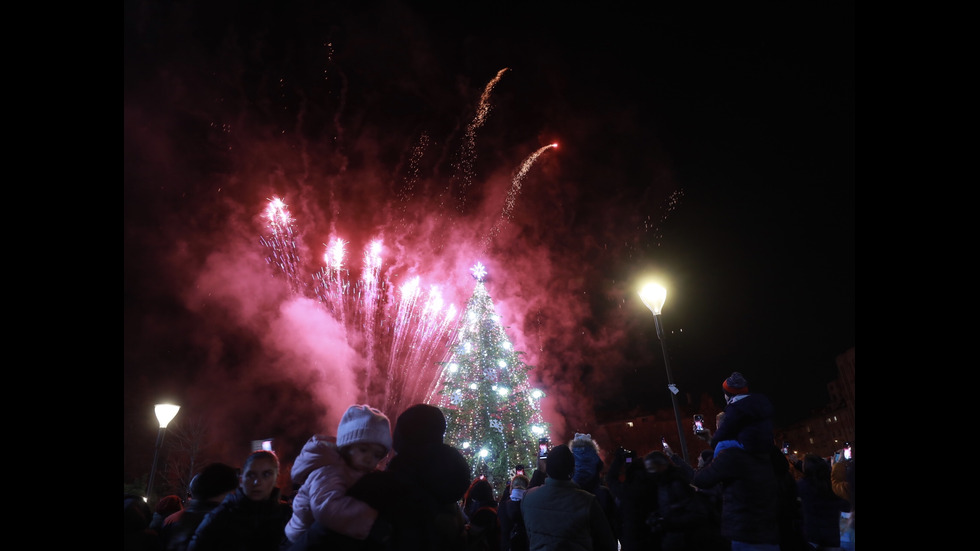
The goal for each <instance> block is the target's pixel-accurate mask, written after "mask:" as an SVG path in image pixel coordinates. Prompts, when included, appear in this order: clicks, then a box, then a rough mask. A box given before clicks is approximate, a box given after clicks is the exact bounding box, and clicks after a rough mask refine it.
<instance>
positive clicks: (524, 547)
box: [503, 501, 530, 551]
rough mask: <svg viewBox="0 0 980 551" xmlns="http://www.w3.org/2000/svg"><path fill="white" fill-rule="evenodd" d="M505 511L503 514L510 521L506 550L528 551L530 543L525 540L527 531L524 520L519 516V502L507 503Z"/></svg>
mask: <svg viewBox="0 0 980 551" xmlns="http://www.w3.org/2000/svg"><path fill="white" fill-rule="evenodd" d="M505 507H506V509H505V510H504V511H503V514H505V515H507V518H508V519H510V520H511V521H512V523H511V527H510V534H507V535H506V537H507V539H508V542H509V544H508V547H507V548H508V549H509V550H510V551H528V549H529V548H530V543H529V542H528V539H527V529H526V528H525V527H524V518H523V516H522V515H521V502H520V501H507V502H506V505H505Z"/></svg>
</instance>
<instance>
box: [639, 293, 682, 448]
mask: <svg viewBox="0 0 980 551" xmlns="http://www.w3.org/2000/svg"><path fill="white" fill-rule="evenodd" d="M640 300H642V301H643V304H645V305H646V307H647V308H649V309H650V311H651V312H653V321H654V322H655V323H656V325H657V337H658V338H659V339H660V348H661V349H662V350H663V351H664V367H665V368H667V389H668V390H670V400H671V402H672V403H673V404H674V419H676V420H677V436H678V437H679V438H680V439H681V452H682V453H681V455H683V456H684V461H685V462H686V461H687V440H686V439H685V438H684V428H683V427H682V426H681V411H680V409H679V408H678V407H677V386H676V385H674V379H673V377H672V376H671V375H670V358H669V357H668V356H667V344H666V343H665V342H664V327H663V325H662V324H661V323H660V310H661V309H662V308H663V307H664V301H666V300H667V289H664V288H663V287H661V286H660V285H656V284H653V283H650V284H648V285H646V286H644V287H643V289H641V290H640Z"/></svg>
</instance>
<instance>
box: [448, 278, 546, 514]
mask: <svg viewBox="0 0 980 551" xmlns="http://www.w3.org/2000/svg"><path fill="white" fill-rule="evenodd" d="M471 271H472V273H473V277H474V278H476V288H475V289H474V290H473V295H472V296H471V297H470V299H469V301H467V303H466V311H465V312H464V313H463V315H462V317H461V319H460V320H459V326H458V327H459V329H458V330H459V333H458V336H457V338H456V339H455V341H454V345H453V349H452V350H451V353H450V356H449V360H448V361H447V362H444V363H443V369H442V374H441V378H440V381H439V384H438V387H437V388H438V392H439V394H440V397H439V407H440V408H442V410H443V412H444V413H445V415H446V421H447V428H446V438H445V440H446V442H447V443H448V444H451V445H453V446H455V447H456V448H457V449H459V450H460V451H461V452H462V453H463V455H464V456H466V459H467V460H468V461H469V463H470V470H471V474H472V477H473V478H476V477H477V476H480V475H485V476H486V477H487V478H488V479H489V480H490V483H491V484H492V485H493V486H494V488H495V490H496V491H497V492H498V496H499V492H501V491H502V490H503V488H504V486H505V485H506V483H507V481H508V480H509V479H510V477H511V476H513V474H514V468H515V466H516V465H524V466H526V467H527V469H528V475H530V473H531V470H532V469H533V468H534V466H535V465H536V464H537V454H538V442H539V440H540V439H541V438H548V434H549V425H548V423H545V422H544V419H543V417H542V416H541V406H540V399H541V398H542V397H543V396H544V394H543V393H542V392H541V391H540V390H538V389H533V388H531V387H530V385H529V383H528V371H529V370H530V369H532V367H531V366H528V365H527V364H525V363H524V362H523V361H522V360H521V356H522V355H523V354H524V353H523V352H520V351H517V350H514V347H513V346H512V344H511V342H510V339H509V338H508V337H507V334H506V332H505V331H504V330H505V328H504V326H503V325H502V324H501V320H500V316H498V315H497V312H496V310H495V309H494V306H493V300H492V299H491V298H490V294H489V293H488V292H487V289H486V287H485V286H484V281H483V280H484V278H485V277H486V270H485V269H484V267H483V265H482V264H480V263H477V265H476V266H474V267H473V268H472V269H471Z"/></svg>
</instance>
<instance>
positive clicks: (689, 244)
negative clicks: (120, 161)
mask: <svg viewBox="0 0 980 551" xmlns="http://www.w3.org/2000/svg"><path fill="white" fill-rule="evenodd" d="M199 4H206V6H205V5H199ZM530 4H532V7H527V6H521V7H504V6H506V5H503V6H502V5H496V6H483V7H481V8H480V9H479V10H477V9H476V8H464V7H463V5H462V4H460V5H448V6H443V5H442V3H434V2H433V3H406V2H357V3H354V2H352V3H343V2H313V1H304V2H248V3H243V2H232V1H230V0H229V1H215V2H207V3H194V2H147V1H127V2H126V3H125V6H126V8H125V35H124V39H125V40H124V99H123V108H124V214H123V231H124V250H123V252H124V285H123V298H124V366H123V379H124V396H123V402H124V443H125V444H124V447H125V450H124V455H125V464H126V467H125V476H126V479H127V480H129V479H130V478H135V477H138V476H139V475H140V474H142V473H144V472H145V470H146V469H147V468H148V467H149V463H150V461H151V458H152V448H153V442H154V440H155V437H156V425H155V421H154V419H153V416H152V404H153V403H155V402H156V401H159V400H161V399H163V398H165V397H166V398H171V399H173V400H176V401H177V402H178V403H181V404H182V406H183V409H182V410H181V413H180V414H179V415H178V420H179V419H181V418H182V417H184V418H186V419H188V420H190V419H202V420H205V421H206V422H207V423H208V424H210V425H212V430H213V431H214V433H216V434H218V435H220V438H221V439H223V440H226V441H228V442H241V441H248V440H250V439H252V438H262V437H265V436H269V435H273V434H274V435H285V436H287V437H290V438H294V439H298V440H300V441H302V440H305V438H306V437H307V436H308V435H309V434H310V433H312V432H313V431H315V430H328V431H329V429H330V428H331V427H333V426H335V424H336V421H337V418H338V417H339V415H340V413H342V412H343V410H344V409H345V408H346V407H347V405H349V404H350V403H352V402H353V398H352V395H351V394H350V393H349V388H350V387H349V384H350V383H349V379H350V377H349V375H344V374H342V371H343V365H340V364H342V363H343V362H342V361H341V360H337V359H336V358H337V357H338V354H337V353H336V349H335V348H332V345H333V344H334V343H335V342H336V341H334V340H332V339H334V338H341V339H342V338H343V336H342V335H341V336H340V337H336V335H335V334H334V333H332V331H333V329H332V327H333V326H332V325H331V324H332V322H330V321H329V320H328V321H324V320H322V319H320V318H321V317H322V316H320V317H317V316H316V315H315V314H310V315H306V314H304V316H305V317H304V316H300V315H298V314H296V311H297V309H299V308H300V306H297V304H296V303H295V301H291V300H290V298H289V296H288V293H287V292H286V291H285V289H284V287H283V285H282V283H281V280H276V279H275V278H273V277H272V276H271V275H270V272H269V268H268V266H267V265H266V263H265V262H264V260H263V257H264V253H263V251H262V250H261V248H260V247H259V245H258V238H259V236H260V235H261V234H262V233H263V226H262V224H261V220H260V218H259V215H260V214H261V212H262V210H263V209H264V207H265V205H266V204H267V201H268V199H269V198H270V197H272V196H279V197H283V198H284V200H285V201H286V203H287V204H288V205H289V207H290V209H291V212H292V214H293V216H294V217H295V218H296V219H297V228H298V231H299V237H298V241H299V246H300V249H301V251H302V252H303V253H304V255H305V256H304V258H305V259H306V260H307V261H308V265H307V266H304V269H303V271H304V273H310V274H312V273H313V272H314V271H315V270H316V269H317V267H316V266H317V264H316V263H317V262H318V259H319V257H320V255H321V254H322V244H323V243H324V242H325V241H326V240H327V239H328V237H327V236H328V235H330V234H331V233H333V232H336V233H337V234H339V235H342V236H344V238H345V239H348V240H349V241H351V243H352V247H354V249H353V250H354V255H355V257H356V256H357V254H359V253H358V251H359V249H360V247H363V245H364V244H365V243H366V241H367V240H368V239H370V238H371V237H372V236H374V235H378V234H383V235H384V238H385V242H386V246H387V247H389V249H388V254H387V256H386V261H387V262H390V263H391V264H390V272H389V274H390V277H391V279H392V281H394V280H396V279H399V278H401V277H403V276H404V275H406V274H415V275H419V276H421V277H422V279H423V280H425V281H428V282H432V283H437V284H439V285H442V286H443V288H444V292H445V293H446V295H447V300H449V301H451V302H453V303H455V304H456V305H457V306H458V307H460V308H461V307H462V306H463V305H465V302H466V298H467V297H468V296H469V293H470V292H471V291H472V279H471V278H470V277H469V272H468V267H469V266H471V265H472V264H473V263H475V261H477V260H480V261H482V262H483V263H484V264H485V265H487V267H488V269H489V271H490V280H489V281H488V284H487V288H488V290H489V292H490V294H491V296H492V297H493V299H494V301H495V304H496V306H497V309H498V312H499V313H500V314H501V316H502V318H503V323H504V325H505V326H507V327H508V334H509V335H510V336H511V338H512V339H513V340H514V342H515V345H516V346H517V347H518V349H521V350H524V351H525V352H526V353H527V357H526V358H525V361H526V362H527V363H528V364H530V365H533V366H535V370H534V371H532V375H531V376H532V379H533V380H535V381H536V382H537V383H538V384H539V385H540V386H541V387H542V388H544V389H545V390H546V391H547V392H548V394H549V398H548V399H547V400H546V402H545V403H544V407H545V414H546V418H547V420H548V421H549V422H551V423H552V424H553V430H554V436H556V437H558V438H559V439H562V438H565V437H566V436H570V435H571V432H573V431H578V432H588V431H589V430H592V429H593V427H594V426H595V424H596V422H597V420H600V421H601V420H602V419H608V418H616V417H617V416H619V415H621V414H626V413H628V412H635V411H641V412H643V411H650V410H656V409H662V408H669V407H670V399H669V395H668V393H667V392H666V390H665V386H666V377H665V374H664V367H663V357H662V354H661V349H660V345H659V343H658V342H657V339H656V336H655V331H654V323H653V319H652V316H651V315H650V313H649V311H648V310H646V308H645V307H644V306H643V305H642V303H641V302H640V301H639V299H638V297H637V295H636V291H637V289H638V285H639V282H640V280H641V279H642V278H643V277H644V276H646V275H651V274H654V273H656V274H659V275H661V276H663V277H665V278H666V280H665V281H666V282H667V287H668V297H667V303H666V305H665V308H664V315H663V321H664V325H665V327H666V329H667V331H668V332H669V335H668V337H667V343H668V349H669V351H670V356H671V367H672V370H673V375H674V379H675V382H676V383H677V385H678V386H679V387H680V388H681V390H682V392H684V393H686V394H690V395H691V396H692V399H693V400H694V403H695V405H696V404H697V402H698V400H699V399H700V396H701V394H702V393H708V394H709V395H711V396H712V397H713V398H715V399H716V400H720V399H721V390H720V385H721V382H722V380H723V379H724V378H725V377H726V376H727V375H729V374H730V373H731V372H732V371H733V370H739V371H742V373H743V374H745V376H746V377H747V378H748V380H749V381H750V383H751V385H752V388H753V390H755V391H760V392H765V393H766V394H768V395H769V396H770V398H771V399H772V400H773V402H774V404H775V406H776V409H777V422H778V423H789V422H792V421H795V420H798V419H800V418H801V417H804V416H806V415H807V413H808V412H809V411H810V410H811V409H813V408H817V407H820V406H822V405H824V404H825V403H826V401H827V393H826V385H827V383H828V382H830V381H831V380H833V379H834V378H835V376H836V366H835V363H834V361H835V358H836V356H837V355H838V354H841V353H843V352H844V351H846V350H847V349H848V348H850V347H852V346H854V316H855V296H854V293H855V291H854V280H855V268H854V252H855V251H854V236H855V230H854V185H855V182H854V168H855V165H854V150H855V144H854V130H855V128H854V126H855V125H854V13H853V7H852V6H849V5H847V3H843V4H840V3H826V2H793V3H791V5H784V4H779V3H773V4H767V5H766V6H765V7H763V6H754V7H744V6H739V8H738V9H735V8H723V9H721V10H720V11H719V10H718V9H717V8H709V7H706V6H700V7H699V8H698V9H696V10H695V9H677V8H669V9H668V8H659V7H657V5H656V4H654V5H652V6H647V7H646V8H645V10H644V11H645V12H646V13H639V12H636V11H634V10H633V9H632V8H629V7H627V5H626V4H625V3H624V4H623V5H622V7H621V8H617V7H614V6H615V4H607V5H605V6H604V7H602V8H600V11H595V10H594V8H590V9H591V10H592V11H590V10H587V9H585V8H584V7H583V8H575V7H572V6H574V5H577V4H575V3H567V2H565V3H558V2H532V3H530ZM245 5H247V6H248V7H245ZM410 5H412V6H430V5H431V6H433V7H431V8H417V7H416V8H412V7H409V6H410ZM582 5H583V6H585V5H588V6H590V7H591V6H597V4H582ZM435 6H439V7H438V8H436V7H435ZM505 68H506V69H507V71H506V72H504V73H503V74H502V76H501V78H500V80H499V82H498V83H497V84H496V85H495V86H494V87H493V89H492V92H491V93H490V96H489V106H490V109H489V111H488V112H487V113H486V117H485V119H484V122H483V124H482V126H480V127H479V129H478V130H476V132H475V139H474V143H473V148H472V149H471V150H470V151H471V152H472V156H471V157H470V159H471V160H472V166H471V169H470V171H469V172H468V173H465V174H463V177H461V176H460V174H461V172H459V171H458V170H457V169H458V168H459V166H460V162H459V159H460V157H459V155H460V152H461V151H463V150H464V147H463V144H464V142H465V140H464V136H465V132H464V131H465V129H466V128H467V125H468V124H470V123H471V121H473V120H474V113H475V110H476V108H477V105H478V104H479V101H480V96H481V94H482V93H483V92H484V90H485V87H486V86H487V84H488V83H489V82H490V81H491V80H492V79H493V78H494V77H495V76H496V75H497V74H498V71H501V70H502V69H505ZM420 136H426V137H427V138H428V140H429V142H428V145H427V148H426V149H425V153H424V154H423V155H422V156H421V157H419V158H416V157H413V156H412V155H411V154H410V153H409V152H410V151H413V148H414V147H415V146H416V145H417V144H418V143H420V142H419V139H420ZM552 142H557V143H559V147H558V148H557V149H554V150H548V151H547V152H545V153H543V154H541V155H540V156H539V157H538V158H537V159H536V160H535V162H534V164H533V165H532V166H531V168H530V169H529V170H528V171H527V173H526V175H525V176H524V178H523V180H521V182H520V189H519V195H518V196H517V200H516V202H515V204H514V208H513V211H512V212H511V215H512V216H511V218H510V219H508V220H506V223H503V224H498V227H500V232H499V234H496V235H495V236H494V237H493V238H492V244H491V245H489V246H487V247H485V248H483V249H481V246H480V244H481V243H486V239H487V235H488V234H489V232H490V229H491V227H493V226H494V225H495V223H497V222H498V221H500V220H502V218H501V211H502V208H503V205H504V199H505V197H506V194H507V192H508V190H512V189H513V187H514V178H515V174H516V173H517V170H518V168H519V167H520V166H521V163H522V162H523V161H524V160H525V159H527V158H528V156H529V155H530V154H531V153H533V152H535V151H536V150H538V149H539V148H541V147H543V146H545V145H547V144H549V143H552ZM416 160H418V161H419V162H418V163H417V164H415V163H414V161H416ZM413 174H414V175H415V178H414V179H413V177H412V175H413ZM467 174H468V176H467ZM446 190H451V192H450V193H448V194H447V193H446ZM388 413H389V415H390V416H392V418H394V417H395V416H396V415H397V412H388ZM175 422H176V421H175ZM226 460H228V461H229V462H233V463H235V462H237V461H239V460H240V458H236V457H230V458H227V459H226Z"/></svg>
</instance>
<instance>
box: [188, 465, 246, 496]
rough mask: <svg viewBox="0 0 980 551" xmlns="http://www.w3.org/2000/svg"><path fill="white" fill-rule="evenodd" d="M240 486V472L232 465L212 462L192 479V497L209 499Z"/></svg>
mask: <svg viewBox="0 0 980 551" xmlns="http://www.w3.org/2000/svg"><path fill="white" fill-rule="evenodd" d="M236 488H238V472H237V471H236V470H235V468H234V467H232V466H231V465H226V464H224V463H211V464H210V465H208V466H206V467H204V468H203V469H201V472H199V473H197V475H195V476H194V478H193V479H191V484H190V490H191V497H193V498H194V499H197V500H201V501H207V500H209V499H211V498H212V497H214V496H218V495H221V494H223V493H225V492H233V491H235V489H236Z"/></svg>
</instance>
